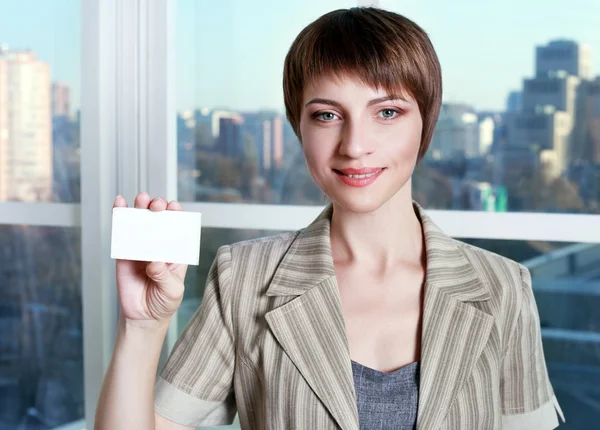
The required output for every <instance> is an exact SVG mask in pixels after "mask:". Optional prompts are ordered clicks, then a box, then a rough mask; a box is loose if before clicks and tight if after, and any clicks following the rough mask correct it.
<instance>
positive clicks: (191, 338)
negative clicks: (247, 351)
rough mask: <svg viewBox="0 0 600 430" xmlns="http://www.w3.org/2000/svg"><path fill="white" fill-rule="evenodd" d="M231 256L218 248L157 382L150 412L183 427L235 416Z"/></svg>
mask: <svg viewBox="0 0 600 430" xmlns="http://www.w3.org/2000/svg"><path fill="white" fill-rule="evenodd" d="M230 283H231V252H230V248H229V246H224V247H221V248H219V250H218V252H217V257H216V259H215V261H214V262H213V263H212V266H211V268H210V271H209V275H208V279H207V281H206V288H205V290H204V298H203V300H202V303H201V305H200V307H199V308H198V310H197V311H196V313H195V314H194V316H193V317H192V319H191V320H190V322H189V324H188V326H187V327H186V328H185V330H184V331H183V333H182V334H181V336H180V337H179V339H178V340H177V342H176V344H175V346H174V348H173V351H172V353H171V355H170V357H169V359H168V361H167V363H166V365H165V367H164V369H163V371H162V373H161V375H160V376H159V377H158V378H157V381H156V385H155V394H154V409H155V411H156V413H158V414H160V415H162V416H164V417H165V418H167V419H169V420H171V421H173V422H175V423H178V424H182V425H186V426H191V427H199V426H213V425H224V424H231V423H232V422H233V418H234V416H235V412H236V406H235V397H234V393H233V373H234V364H235V348H234V336H233V328H232V315H231V306H229V305H228V303H231V300H230V297H229V291H230Z"/></svg>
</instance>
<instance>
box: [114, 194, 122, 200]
mask: <svg viewBox="0 0 600 430" xmlns="http://www.w3.org/2000/svg"><path fill="white" fill-rule="evenodd" d="M122 198H123V196H122V195H121V194H119V195H118V196H117V199H122ZM115 200H116V199H115Z"/></svg>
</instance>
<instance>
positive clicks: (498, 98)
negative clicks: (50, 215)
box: [177, 0, 600, 213]
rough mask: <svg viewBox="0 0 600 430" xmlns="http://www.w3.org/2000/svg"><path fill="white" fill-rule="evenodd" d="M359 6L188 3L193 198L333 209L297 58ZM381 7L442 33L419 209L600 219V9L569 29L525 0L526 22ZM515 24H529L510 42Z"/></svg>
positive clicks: (181, 69) (413, 6)
mask: <svg viewBox="0 0 600 430" xmlns="http://www.w3.org/2000/svg"><path fill="white" fill-rule="evenodd" d="M357 3H361V2H356V1H337V2H327V3H323V2H317V1H309V2H287V3H286V6H285V8H284V7H283V6H281V7H279V6H273V5H272V3H271V2H267V1H264V0H258V1H254V2H243V1H237V0H232V1H230V2H226V3H218V4H217V3H202V2H194V1H191V0H179V1H178V3H177V7H178V10H177V18H178V22H177V48H178V58H179V59H178V63H177V65H178V72H177V85H178V88H177V95H178V98H177V110H178V112H177V133H178V137H177V151H178V157H179V177H178V180H179V195H180V198H181V199H183V200H189V201H219V202H241V203H272V204H301V205H305V204H314V205H320V204H322V199H321V193H320V191H319V190H318V189H317V188H316V187H315V186H314V185H313V184H312V181H311V180H310V177H309V175H308V172H307V171H306V168H305V166H304V160H303V156H302V153H301V148H300V146H299V145H298V142H297V139H296V137H295V135H294V133H293V131H292V129H291V127H290V126H289V124H288V123H287V121H286V119H285V112H284V108H283V95H282V89H281V75H282V68H283V61H284V57H285V54H286V53H287V49H288V48H289V46H290V44H291V42H292V40H293V38H294V37H295V36H296V35H297V33H298V32H299V31H300V29H301V28H302V27H304V26H305V25H307V24H308V23H309V22H311V21H312V20H314V19H315V18H317V17H318V16H320V15H321V14H323V13H325V12H328V11H330V10H334V9H337V8H341V7H351V6H356V5H357ZM363 3H364V2H363ZM367 3H368V2H367ZM374 3H378V2H374ZM379 3H380V6H382V7H385V8H388V9H390V10H393V11H397V12H399V13H403V14H405V15H406V16H408V17H409V18H412V19H414V20H415V21H416V22H417V23H419V24H420V25H422V26H423V27H424V28H425V29H426V30H427V31H428V32H429V34H430V36H431V38H432V41H433V43H434V45H435V46H436V49H437V51H438V55H439V57H440V61H441V64H442V68H443V74H444V86H445V98H444V104H443V108H442V112H441V115H440V119H439V122H438V126H437V128H436V133H435V135H434V137H433V140H432V143H431V147H430V150H429V152H428V154H427V156H426V158H425V159H424V160H423V161H422V163H421V164H420V166H419V167H418V169H417V172H416V174H415V197H416V198H417V200H419V201H420V202H422V203H423V204H424V205H425V206H426V207H427V208H433V209H450V210H453V209H457V210H476V211H495V212H506V211H510V212H516V211H519V212H553V213H556V212H561V213H600V183H598V181H597V180H596V177H597V176H598V175H599V174H600V173H599V172H600V140H599V139H600V137H598V136H600V129H598V130H596V129H597V128H598V127H597V126H598V123H600V110H599V109H598V105H600V103H599V102H597V100H596V99H597V94H596V93H595V92H594V87H595V86H597V85H593V84H592V82H593V75H591V74H590V72H589V70H588V68H583V66H581V65H582V64H587V63H589V62H591V60H590V58H591V57H590V55H591V51H593V50H600V40H598V38H597V37H596V35H595V33H594V29H595V23H594V22H592V21H590V20H589V19H588V18H587V17H588V16H590V15H589V14H590V12H591V11H592V10H596V9H597V8H599V7H600V6H597V5H595V6H590V5H586V7H581V8H573V9H572V10H570V12H569V16H570V19H568V20H566V19H561V17H562V16H563V13H564V8H563V7H562V5H560V4H558V3H556V4H553V3H544V4H543V7H541V6H540V3H539V2H538V1H534V0H527V1H525V2H519V6H518V8H519V10H520V12H519V17H518V18H517V17H516V16H515V15H514V12H513V11H514V8H512V7H509V6H508V5H507V4H506V2H500V1H498V2H494V3H493V4H491V5H487V4H486V6H485V7H486V8H488V9H486V11H483V10H482V9H481V10H480V8H482V7H483V6H481V5H475V4H465V5H461V6H456V5H454V6H449V4H448V3H447V2H443V1H434V2H433V3H432V2H428V3H427V5H424V4H420V3H418V2H409V3H406V2H399V1H381V2H379ZM258 10H260V11H261V13H260V14H257V13H256V12H257V11H258ZM479 13H481V14H483V15H485V16H494V17H495V19H475V18H474V17H475V16H478V14H479ZM490 13H491V14H492V15H489V14H490ZM483 15H482V16H483ZM248 16H252V17H253V18H252V19H247V17H248ZM448 17H455V18H452V19H448ZM515 20H523V21H524V23H527V24H526V25H519V31H518V32H516V33H511V35H510V36H507V37H506V38H502V37H501V36H500V35H502V34H505V33H506V32H505V30H506V23H507V22H513V21H515ZM538 20H541V21H543V22H546V23H548V25H547V26H544V27H543V28H539V27H538V26H537V25H534V24H533V22H534V21H536V22H537V21H538ZM457 22H459V23H460V25H459V26H458V27H459V28H457V25H456V24H457ZM215 35H218V39H215V38H214V37H215ZM474 35H477V36H476V37H474ZM561 35H568V36H569V39H568V40H562V39H561ZM215 40H218V43H216V42H215ZM586 45H589V46H591V50H590V49H584V48H585V46H586ZM492 46H493V47H494V48H493V49H492V48H491V47H492ZM567 53H568V55H567ZM500 59H509V60H508V61H500ZM595 64H598V63H597V61H596V63H595ZM532 65H535V67H532ZM466 71H467V72H466ZM472 76H478V79H472ZM540 106H544V107H547V108H548V109H544V110H542V111H540V110H539V107H540ZM561 124H566V125H564V126H563V125H561Z"/></svg>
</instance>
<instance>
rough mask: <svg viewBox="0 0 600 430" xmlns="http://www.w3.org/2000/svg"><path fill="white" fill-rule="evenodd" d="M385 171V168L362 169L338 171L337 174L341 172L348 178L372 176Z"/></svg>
mask: <svg viewBox="0 0 600 430" xmlns="http://www.w3.org/2000/svg"><path fill="white" fill-rule="evenodd" d="M381 170H383V167H362V168H360V169H339V170H338V169H336V171H337V172H340V173H341V174H343V175H346V176H367V177H368V176H370V175H373V174H375V173H377V172H379V171H381Z"/></svg>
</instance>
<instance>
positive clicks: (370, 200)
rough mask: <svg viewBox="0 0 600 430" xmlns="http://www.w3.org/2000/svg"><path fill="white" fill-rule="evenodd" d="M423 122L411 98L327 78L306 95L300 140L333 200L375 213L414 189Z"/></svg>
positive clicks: (352, 81)
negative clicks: (405, 189)
mask: <svg viewBox="0 0 600 430" xmlns="http://www.w3.org/2000/svg"><path fill="white" fill-rule="evenodd" d="M422 127H423V122H422V119H421V113H420V112H419V107H418V105H417V102H416V101H415V100H414V99H413V98H412V97H411V96H410V95H408V94H388V93H387V92H386V91H385V90H377V89H375V88H372V87H369V86H366V85H365V84H363V83H362V82H360V81H359V80H358V79H356V78H355V77H352V76H347V77H344V78H342V79H339V78H336V77H333V76H323V77H322V78H320V79H318V80H317V81H315V82H313V83H312V84H311V85H309V86H308V87H307V88H306V89H305V91H304V95H303V101H302V114H301V118H300V135H301V136H302V147H303V149H304V155H305V157H306V161H307V164H308V169H309V171H310V174H311V175H312V177H313V179H314V180H315V182H316V183H317V185H318V186H319V187H320V188H321V189H322V190H323V192H325V194H327V195H328V196H329V198H331V200H332V201H333V202H335V203H337V204H339V205H341V206H342V207H344V208H346V209H347V210H350V211H352V212H360V213H364V212H372V211H375V210H376V209H378V208H379V207H380V206H381V205H383V204H384V203H386V202H387V201H388V200H390V199H391V198H392V197H393V196H394V195H395V194H396V193H397V192H398V191H399V190H400V189H402V187H404V186H405V185H406V186H409V187H410V181H409V179H410V177H411V175H412V172H413V170H414V168H415V165H416V162H417V157H418V152H419V146H420V143H421V130H422Z"/></svg>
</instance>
